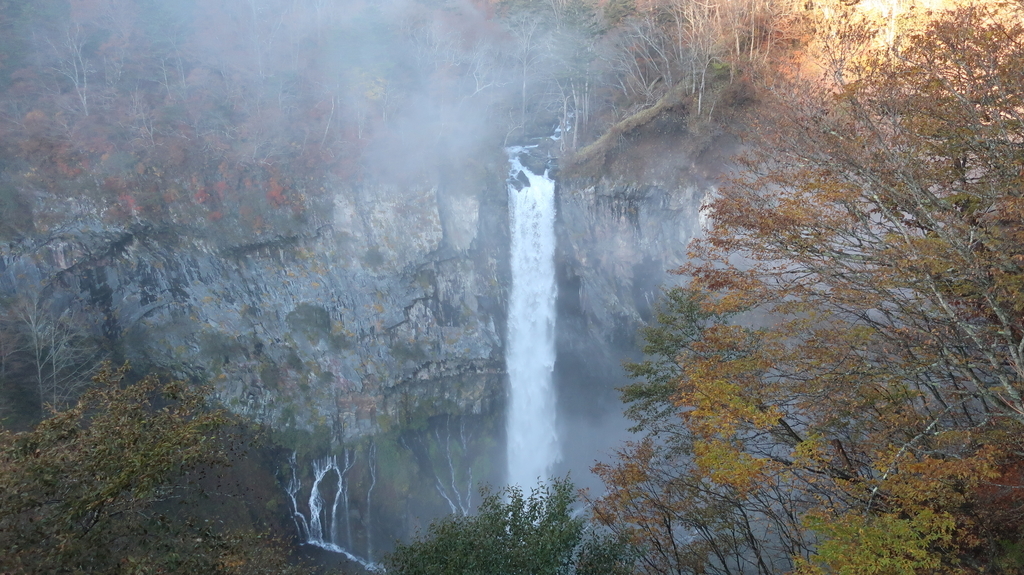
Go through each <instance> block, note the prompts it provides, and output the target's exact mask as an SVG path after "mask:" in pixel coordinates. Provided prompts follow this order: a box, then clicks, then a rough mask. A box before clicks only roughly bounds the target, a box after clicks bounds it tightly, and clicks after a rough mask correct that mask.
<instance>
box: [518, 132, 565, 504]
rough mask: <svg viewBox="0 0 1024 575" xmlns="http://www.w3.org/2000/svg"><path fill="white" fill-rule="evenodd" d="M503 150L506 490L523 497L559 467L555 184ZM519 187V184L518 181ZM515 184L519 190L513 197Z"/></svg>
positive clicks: (520, 151)
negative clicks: (507, 272)
mask: <svg viewBox="0 0 1024 575" xmlns="http://www.w3.org/2000/svg"><path fill="white" fill-rule="evenodd" d="M523 151H524V149H523V148H510V149H509V155H510V158H509V161H510V163H511V171H510V173H509V182H510V185H509V190H508V194H509V214H510V217H511V220H512V221H511V231H512V290H511V295H510V296H509V309H508V349H507V352H506V356H505V362H506V364H507V368H508V376H509V383H510V391H509V407H508V422H507V425H508V428H507V431H508V483H509V484H512V485H519V486H520V487H522V488H523V489H524V490H526V491H529V490H530V489H531V488H532V487H534V486H535V485H537V482H538V481H542V482H543V481H547V480H548V479H549V476H550V475H551V471H552V468H553V467H554V465H555V463H557V462H558V461H559V460H560V459H561V454H560V452H559V446H558V435H557V431H556V427H555V416H556V414H555V390H554V386H553V384H552V379H551V374H552V371H553V370H554V367H555V296H556V285H555V182H554V181H552V180H551V179H550V178H548V176H547V174H546V173H545V174H543V175H537V174H534V173H533V172H531V171H530V170H529V169H527V168H525V167H524V166H523V165H522V163H521V162H520V160H519V156H520V154H521V153H523ZM524 180H526V181H524ZM515 183H519V184H522V188H521V189H517V188H518V187H519V186H516V185H514V184H515Z"/></svg>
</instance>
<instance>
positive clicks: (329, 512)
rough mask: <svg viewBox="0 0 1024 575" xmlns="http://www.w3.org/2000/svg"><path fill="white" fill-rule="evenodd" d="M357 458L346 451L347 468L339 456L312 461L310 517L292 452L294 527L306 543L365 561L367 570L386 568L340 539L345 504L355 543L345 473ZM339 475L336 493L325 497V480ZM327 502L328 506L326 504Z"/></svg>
mask: <svg viewBox="0 0 1024 575" xmlns="http://www.w3.org/2000/svg"><path fill="white" fill-rule="evenodd" d="M354 463H355V458H354V456H353V458H352V459H351V460H350V459H349V452H348V451H347V450H346V451H345V466H344V469H342V468H341V467H339V466H338V459H337V457H335V456H333V455H332V456H330V457H325V458H323V459H317V460H315V461H313V486H312V487H311V488H310V490H309V502H308V507H309V517H306V516H305V515H303V513H302V511H301V510H300V508H299V500H298V494H299V491H301V489H302V482H301V481H299V478H298V474H297V473H296V466H297V462H296V458H295V454H294V453H293V454H292V478H291V481H289V483H288V496H289V497H290V498H291V500H292V518H293V519H294V520H295V527H296V529H297V530H298V531H299V538H300V539H305V542H306V544H307V545H314V546H316V547H319V548H321V549H326V550H327V551H331V552H334V553H341V554H342V555H344V556H345V557H347V558H348V559H349V560H351V561H354V562H356V563H359V564H360V565H362V566H363V567H364V568H365V569H367V570H368V571H373V572H381V571H383V569H381V567H380V566H379V565H377V564H376V563H373V562H371V561H367V560H365V559H362V558H361V557H357V556H356V555H354V554H352V553H350V552H349V551H347V550H346V549H345V548H344V547H342V546H341V545H340V544H339V542H338V508H339V506H341V507H342V511H343V515H342V517H344V518H345V532H346V533H345V535H346V541H347V544H348V545H351V544H352V526H351V524H350V523H349V521H348V483H347V482H346V480H345V475H346V474H347V473H348V471H349V470H350V469H352V465H353V464H354ZM332 472H333V473H334V474H335V476H336V478H337V479H336V481H337V484H336V486H335V487H334V490H333V491H334V494H333V496H331V495H330V494H329V492H330V489H327V491H328V499H327V500H325V499H324V496H323V495H324V483H323V482H324V480H325V479H327V478H328V476H329V475H330V474H331V473H332ZM325 504H327V505H326V507H325Z"/></svg>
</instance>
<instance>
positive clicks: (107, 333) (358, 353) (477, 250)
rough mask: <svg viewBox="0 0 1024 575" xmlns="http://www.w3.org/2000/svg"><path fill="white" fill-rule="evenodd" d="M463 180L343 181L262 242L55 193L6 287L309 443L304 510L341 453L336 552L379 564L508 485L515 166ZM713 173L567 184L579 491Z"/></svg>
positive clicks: (294, 473)
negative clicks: (132, 216) (125, 214)
mask: <svg viewBox="0 0 1024 575" xmlns="http://www.w3.org/2000/svg"><path fill="white" fill-rule="evenodd" d="M536 153H537V155H538V157H537V158H534V160H535V163H536V164H537V169H542V168H543V165H544V164H545V163H547V162H548V160H549V159H548V158H547V156H546V153H545V152H543V151H542V150H541V149H538V150H537V152H536ZM445 175H446V177H443V178H441V177H435V178H425V179H424V181H414V182H412V183H409V182H406V183H395V182H383V181H378V182H364V183H361V184H359V185H354V184H346V183H341V182H336V183H333V184H331V183H328V184H327V185H326V186H325V187H326V188H328V189H331V190H332V192H333V193H332V194H331V196H330V198H329V199H330V201H327V202H323V204H322V205H321V206H320V209H318V210H313V215H310V216H307V217H306V219H305V221H304V222H301V225H296V226H294V228H293V229H292V230H291V231H289V232H288V233H282V234H280V235H273V236H266V237H260V238H256V239H251V240H248V241H239V240H238V238H239V237H242V234H241V233H239V232H238V231H237V230H224V233H211V232H210V231H209V230H208V229H206V230H205V231H204V230H199V229H196V228H194V227H190V226H189V225H188V223H187V222H180V221H179V222H175V223H169V224H163V225H157V224H153V223H144V222H136V223H135V224H133V225H127V226H125V225H121V226H117V225H111V224H109V223H104V220H103V217H102V211H101V210H100V209H99V207H98V206H96V205H91V204H89V203H88V202H85V201H83V202H82V203H81V204H80V205H73V206H69V205H47V204H46V202H47V199H46V198H45V197H39V198H38V202H39V204H38V205H37V206H36V210H37V211H39V210H48V211H49V212H51V213H58V212H60V213H62V214H65V213H66V217H62V218H57V219H55V218H51V219H50V220H51V221H60V222H61V223H60V224H59V225H54V226H52V227H51V228H50V229H49V230H48V231H47V232H46V233H44V234H40V235H38V236H36V238H35V239H33V240H26V241H25V242H23V243H20V244H16V245H15V244H11V245H7V246H4V247H3V248H2V253H0V255H2V257H0V292H2V295H4V296H6V297H10V298H26V297H28V298H29V299H33V298H34V299H33V301H37V302H41V303H42V305H43V308H44V309H43V311H44V312H45V313H48V314H50V315H51V316H54V317H56V316H58V315H60V314H61V313H63V311H64V310H67V309H76V310H77V311H78V313H77V317H79V318H86V317H88V318H91V319H92V322H91V323H90V324H88V325H87V326H86V325H84V326H83V328H84V329H89V330H91V331H92V332H93V333H95V334H100V335H102V336H104V338H105V339H106V340H107V341H109V342H112V344H111V345H112V346H113V347H114V348H115V349H117V350H119V351H120V352H122V353H123V354H124V355H125V356H127V357H128V358H129V359H133V360H135V361H136V364H137V365H140V366H145V365H154V364H155V365H157V366H161V367H163V368H166V369H169V370H171V371H173V372H176V373H178V374H180V375H183V376H187V377H191V378H193V379H195V380H198V381H204V382H210V383H212V384H213V386H214V389H215V393H216V394H217V396H218V397H219V398H220V399H221V400H222V401H223V402H224V403H225V404H226V405H228V406H229V407H231V408H232V409H234V410H236V411H238V412H240V413H243V414H247V415H249V416H252V417H253V418H255V419H256V420H258V421H262V422H265V423H267V424H269V425H271V426H272V427H274V428H275V429H278V430H283V431H284V432H285V434H286V435H287V434H288V433H292V436H291V437H292V440H290V441H291V443H289V446H290V447H294V448H295V449H296V451H298V457H297V458H293V460H292V464H291V469H290V470H289V471H287V472H282V473H283V475H282V477H289V476H290V477H291V478H292V480H293V482H294V483H293V484H288V485H289V495H290V497H291V502H292V503H291V504H290V505H293V506H294V507H295V509H284V508H282V509H281V511H282V516H283V517H285V518H287V517H289V516H290V514H291V512H292V511H298V512H299V513H300V514H308V513H310V509H309V507H310V506H308V505H306V504H305V503H304V502H305V501H306V500H308V499H310V498H311V494H310V491H309V490H310V488H311V486H312V484H313V480H314V479H315V478H314V477H313V475H311V471H310V470H311V469H312V467H311V463H312V461H314V460H317V461H320V462H321V465H322V462H323V461H326V460H324V459H322V458H323V457H333V458H334V459H335V461H337V462H338V465H339V466H340V469H339V478H338V479H337V480H336V483H334V484H332V485H334V487H331V488H333V489H338V490H341V489H343V490H344V492H345V493H346V494H347V495H346V496H345V497H343V498H341V499H340V501H342V504H343V506H344V509H341V510H336V511H337V517H338V519H337V521H338V522H339V523H341V522H344V525H343V527H344V529H343V530H342V531H343V532H344V533H345V534H346V535H345V537H344V538H342V537H341V536H340V535H339V537H338V539H337V540H336V541H334V542H333V543H336V544H338V545H342V546H343V547H345V548H346V549H350V550H352V551H353V552H355V553H358V554H360V555H362V556H364V557H374V556H375V555H376V554H377V553H378V551H379V550H380V548H381V547H384V548H386V545H375V544H374V541H375V540H376V541H386V542H390V541H393V539H394V537H396V536H402V535H404V534H409V533H412V532H413V531H414V530H415V529H416V528H417V527H420V526H422V525H420V524H417V523H416V521H417V520H416V519H415V517H416V516H417V515H420V516H431V515H435V514H437V513H442V512H449V511H450V512H458V511H464V510H468V509H469V508H470V507H471V505H472V500H473V492H474V491H475V488H474V487H473V485H474V484H475V482H478V481H485V482H492V483H493V482H498V481H502V480H503V479H502V478H503V476H504V460H503V457H502V455H501V454H502V453H503V451H502V442H503V429H504V423H503V418H502V417H501V414H502V413H503V407H504V398H505V386H506V383H505V382H506V376H505V363H504V337H505V314H506V302H505V295H506V291H505V290H506V289H507V286H508V285H509V269H508V265H509V264H508V246H509V237H508V205H507V185H506V181H505V180H506V177H507V175H508V167H507V164H505V163H504V162H503V158H501V157H498V158H497V159H495V160H494V161H492V162H490V164H488V165H486V166H485V167H478V168H477V169H476V170H473V169H470V168H465V167H464V168H463V169H451V170H446V171H445ZM696 181H697V179H696V178H692V177H689V176H688V175H687V174H681V175H679V176H678V177H674V178H661V179H658V178H650V177H636V175H633V176H629V177H627V176H620V177H619V178H617V179H612V178H598V179H590V180H583V179H579V180H566V181H563V182H560V183H559V189H558V191H557V202H558V222H557V228H558V229H557V234H558V244H559V245H558V255H557V256H556V257H557V262H556V264H557V270H558V283H559V298H558V306H559V318H558V322H557V329H558V360H557V363H556V366H555V370H556V374H555V375H556V385H557V386H558V388H559V411H560V418H561V421H560V425H561V430H560V433H561V438H562V443H563V452H564V453H565V454H566V457H565V462H564V464H563V465H564V468H563V469H561V470H558V471H559V472H560V473H561V472H564V471H566V470H567V469H573V470H575V472H574V475H573V478H574V479H575V480H576V481H578V482H581V483H584V484H586V483H587V479H586V478H585V470H586V469H587V468H589V466H590V465H591V464H592V462H593V459H594V458H595V457H599V454H600V453H601V452H602V451H603V450H606V449H608V448H609V446H611V445H613V441H614V440H615V439H618V438H620V437H621V435H622V433H623V430H624V429H625V427H626V426H625V424H624V423H623V422H622V421H621V419H620V417H621V416H620V414H621V411H622V406H621V404H620V403H619V401H618V396H617V393H616V392H615V390H614V388H615V387H616V386H618V385H621V384H622V383H624V379H623V374H622V371H621V368H620V362H621V360H622V359H623V358H624V357H626V356H627V355H629V354H630V353H634V352H635V350H636V341H635V334H636V329H637V327H638V326H639V325H641V324H642V323H643V321H644V320H645V319H647V318H648V317H649V314H650V313H651V305H652V303H653V302H654V301H655V300H656V299H657V297H658V292H659V289H660V286H661V285H662V284H663V283H665V282H666V281H671V277H670V276H669V275H668V274H667V273H666V270H669V269H672V268H674V267H677V266H678V265H680V264H681V263H682V262H683V261H684V259H685V257H686V244H687V242H688V241H689V239H690V238H691V237H692V236H693V235H694V234H695V233H697V232H698V231H699V230H698V228H699V224H698V221H699V207H700V205H701V202H702V200H703V198H704V197H705V195H706V193H707V190H708V186H706V185H704V186H702V185H697V184H694V183H693V182H696ZM227 238H231V239H227ZM296 433H297V434H298V435H296ZM318 458H319V459H318ZM341 470H344V472H342V471H341ZM283 481H284V483H286V484H287V483H288V481H286V480H284V479H283ZM291 485H294V486H295V487H294V491H292V487H291ZM324 497H325V499H324V500H332V501H335V503H336V504H337V502H338V501H339V499H338V498H336V497H333V496H331V495H329V494H328V495H325V496H324ZM282 501H284V500H282ZM281 505H282V506H283V507H288V505H289V504H288V503H281ZM297 529H298V527H297ZM298 531H299V532H301V529H298Z"/></svg>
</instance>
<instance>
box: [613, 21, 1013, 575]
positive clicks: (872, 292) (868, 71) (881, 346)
mask: <svg viewBox="0 0 1024 575" xmlns="http://www.w3.org/2000/svg"><path fill="white" fill-rule="evenodd" d="M918 30H919V31H918V32H914V33H908V34H906V35H904V36H903V37H901V38H899V39H898V41H896V42H895V43H892V44H889V45H887V46H878V45H876V44H874V43H873V41H868V40H867V39H869V38H871V37H872V36H871V34H870V33H865V31H864V30H863V29H859V30H853V31H852V32H851V34H850V35H849V36H847V37H846V38H845V40H846V43H845V44H840V45H837V46H835V47H834V48H835V49H834V50H831V51H827V53H829V54H831V55H832V56H833V59H832V60H831V61H830V62H829V64H830V66H829V72H828V74H827V75H826V76H825V79H824V80H822V81H821V82H818V83H813V84H808V83H806V82H804V83H802V84H793V85H789V86H782V85H781V84H779V83H777V84H775V85H774V86H772V87H770V88H769V89H767V90H765V92H764V93H765V98H766V101H765V102H762V104H763V105H762V106H761V107H760V110H761V112H760V113H761V114H762V116H763V115H764V112H763V111H764V110H771V111H772V115H771V117H770V118H762V119H760V120H751V121H750V122H751V125H752V126H753V127H754V128H755V129H754V130H752V131H753V132H754V133H755V134H756V136H755V137H756V138H757V141H756V143H755V145H754V146H753V148H754V149H755V150H756V151H754V152H752V153H751V154H750V155H749V156H748V157H747V158H746V159H745V160H744V163H743V165H742V169H741V170H739V171H738V175H737V176H736V177H735V178H734V179H733V180H731V181H730V182H729V183H728V184H727V185H726V186H725V187H724V188H723V189H722V190H721V191H720V193H719V195H718V197H717V198H716V199H715V201H714V202H713V204H712V206H711V208H710V209H711V216H712V221H713V222H714V227H713V229H711V230H709V231H708V234H707V237H706V238H704V239H703V240H701V241H699V242H698V243H697V244H696V245H695V247H694V255H695V257H696V259H695V260H694V261H695V262H696V263H693V264H691V265H688V266H686V267H684V268H683V269H681V270H680V273H682V274H685V275H686V276H688V277H690V278H692V281H691V282H690V284H689V286H688V287H687V288H685V289H683V288H681V289H678V290H674V291H672V292H670V293H669V298H668V299H667V301H666V303H665V304H664V306H663V310H662V313H661V316H660V317H659V320H660V323H659V324H658V325H656V326H654V327H652V328H650V329H649V330H648V331H647V333H646V334H645V335H646V336H647V341H648V342H649V343H648V347H647V352H648V354H649V355H650V359H649V360H647V361H645V362H642V363H639V364H634V365H631V366H629V370H630V371H631V374H632V375H633V376H635V377H636V378H637V382H636V383H635V384H633V385H631V386H630V387H628V388H626V390H625V399H626V400H627V401H628V402H630V403H631V407H630V410H629V414H630V415H631V416H633V418H634V419H635V420H636V421H637V423H638V426H637V427H638V429H640V430H643V431H644V432H646V438H645V439H644V440H643V441H642V442H640V443H639V444H636V445H632V446H629V447H627V448H626V449H624V450H623V451H622V452H621V453H620V457H619V459H618V461H617V462H615V463H614V464H612V465H605V466H599V467H598V469H597V471H598V473H599V474H600V475H602V477H603V478H604V479H605V481H606V484H607V485H608V487H609V494H608V495H607V496H605V497H604V498H603V499H601V500H600V501H598V502H597V510H598V516H599V518H601V519H602V520H603V521H604V522H605V523H606V524H608V525H611V526H613V527H615V528H617V529H621V530H623V531H625V532H626V533H627V534H629V535H630V536H631V537H632V538H633V540H634V541H635V542H637V543H638V544H640V545H641V546H643V547H644V548H645V550H646V556H647V559H648V561H647V563H646V564H645V567H644V569H645V571H646V572H651V573H668V572H672V573H706V572H718V573H725V572H728V573H740V572H758V573H774V572H782V571H798V572H801V573H831V572H840V573H869V572H870V573H916V572H921V573H925V572H927V573H940V572H941V573H973V572H982V571H984V572H994V573H1000V572H1002V573H1011V572H1013V573H1016V572H1019V571H1020V570H1021V569H1022V568H1024V562H1022V561H1021V559H1020V557H1021V552H1020V551H1021V545H1022V543H1024V538H1022V536H1024V513H1022V504H1024V499H1022V497H1021V493H1024V491H1022V489H1024V484H1022V482H1021V476H1020V472H1019V469H1020V465H1021V456H1020V453H1021V450H1020V448H1021V441H1020V437H1021V425H1022V424H1024V395H1022V394H1024V322H1022V312H1024V295H1022V294H1024V290H1022V287H1024V284H1022V282H1024V267H1022V266H1024V242H1022V240H1024V198H1022V195H1024V194H1022V190H1024V186H1022V184H1024V147H1022V142H1024V76H1022V75H1021V74H1020V72H1019V71H1020V70H1021V69H1024V3H1021V2H1019V1H1018V2H991V3H985V4H978V5H973V6H971V5H969V6H967V7H961V8H956V9H951V10H949V11H946V12H943V13H941V14H939V15H937V16H936V17H935V18H934V19H933V20H932V21H931V22H930V23H928V24H927V25H926V26H924V27H919V28H918ZM854 39H859V40H858V43H857V44H853V43H852V42H853V40H854ZM769 121H770V124H769V123H768V122H769ZM759 122H764V123H763V124H759Z"/></svg>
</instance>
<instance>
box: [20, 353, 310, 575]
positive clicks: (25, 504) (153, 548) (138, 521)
mask: <svg viewBox="0 0 1024 575" xmlns="http://www.w3.org/2000/svg"><path fill="white" fill-rule="evenodd" d="M127 375H128V371H127V368H122V369H119V370H113V369H111V368H109V367H108V368H106V369H104V370H103V371H101V372H100V373H99V375H97V377H96V380H95V386H94V388H93V389H91V390H89V391H88V392H87V393H86V394H85V395H83V396H82V398H81V400H80V401H79V402H78V403H77V404H76V405H74V406H73V407H71V408H69V409H67V410H65V411H61V412H58V413H56V414H54V415H53V416H52V417H50V418H48V419H46V420H44V421H43V422H42V423H40V424H39V425H38V426H37V427H36V428H35V429H33V430H32V431H27V432H21V433H12V432H9V431H0V545H2V547H3V549H4V553H3V554H2V555H0V570H3V572H5V573H19V574H20V573H26V574H27V573H161V572H162V573H231V574H236V573H237V574H241V573H292V572H299V571H298V570H297V569H295V568H292V567H289V566H288V563H287V560H286V555H285V554H284V552H283V549H282V547H281V545H280V543H278V542H275V541H274V540H272V539H269V538H267V537H264V536H261V535H258V534H256V533H255V532H252V531H251V530H249V531H246V530H240V531H232V532H227V531H225V530H224V529H221V528H219V527H218V522H214V521H212V520H207V519H204V518H202V516H201V514H199V513H197V512H196V506H195V502H196V501H198V500H197V499H196V498H197V497H201V495H202V494H201V493H200V491H199V490H198V485H199V484H200V483H201V477H202V475H203V473H204V471H208V470H210V469H212V468H213V467H211V466H217V465H221V464H224V463H226V462H228V461H230V457H229V449H230V448H229V446H228V445H227V444H226V443H224V441H223V440H224V439H226V437H220V436H218V434H220V433H222V432H223V431H226V430H227V429H228V428H229V427H228V426H229V424H230V418H229V417H228V416H227V415H226V414H225V413H224V412H223V411H220V410H216V409H210V408H209V407H208V406H207V404H206V399H205V395H204V393H203V390H202V389H196V388H192V387H190V386H189V385H187V384H186V383H184V382H180V381H176V382H164V381H161V380H159V379H158V378H156V377H154V376H150V377H146V378H144V379H142V380H141V381H139V382H137V383H134V384H132V385H127V386H126V385H125V383H126V382H125V379H126V377H127ZM190 502H192V503H190Z"/></svg>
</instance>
